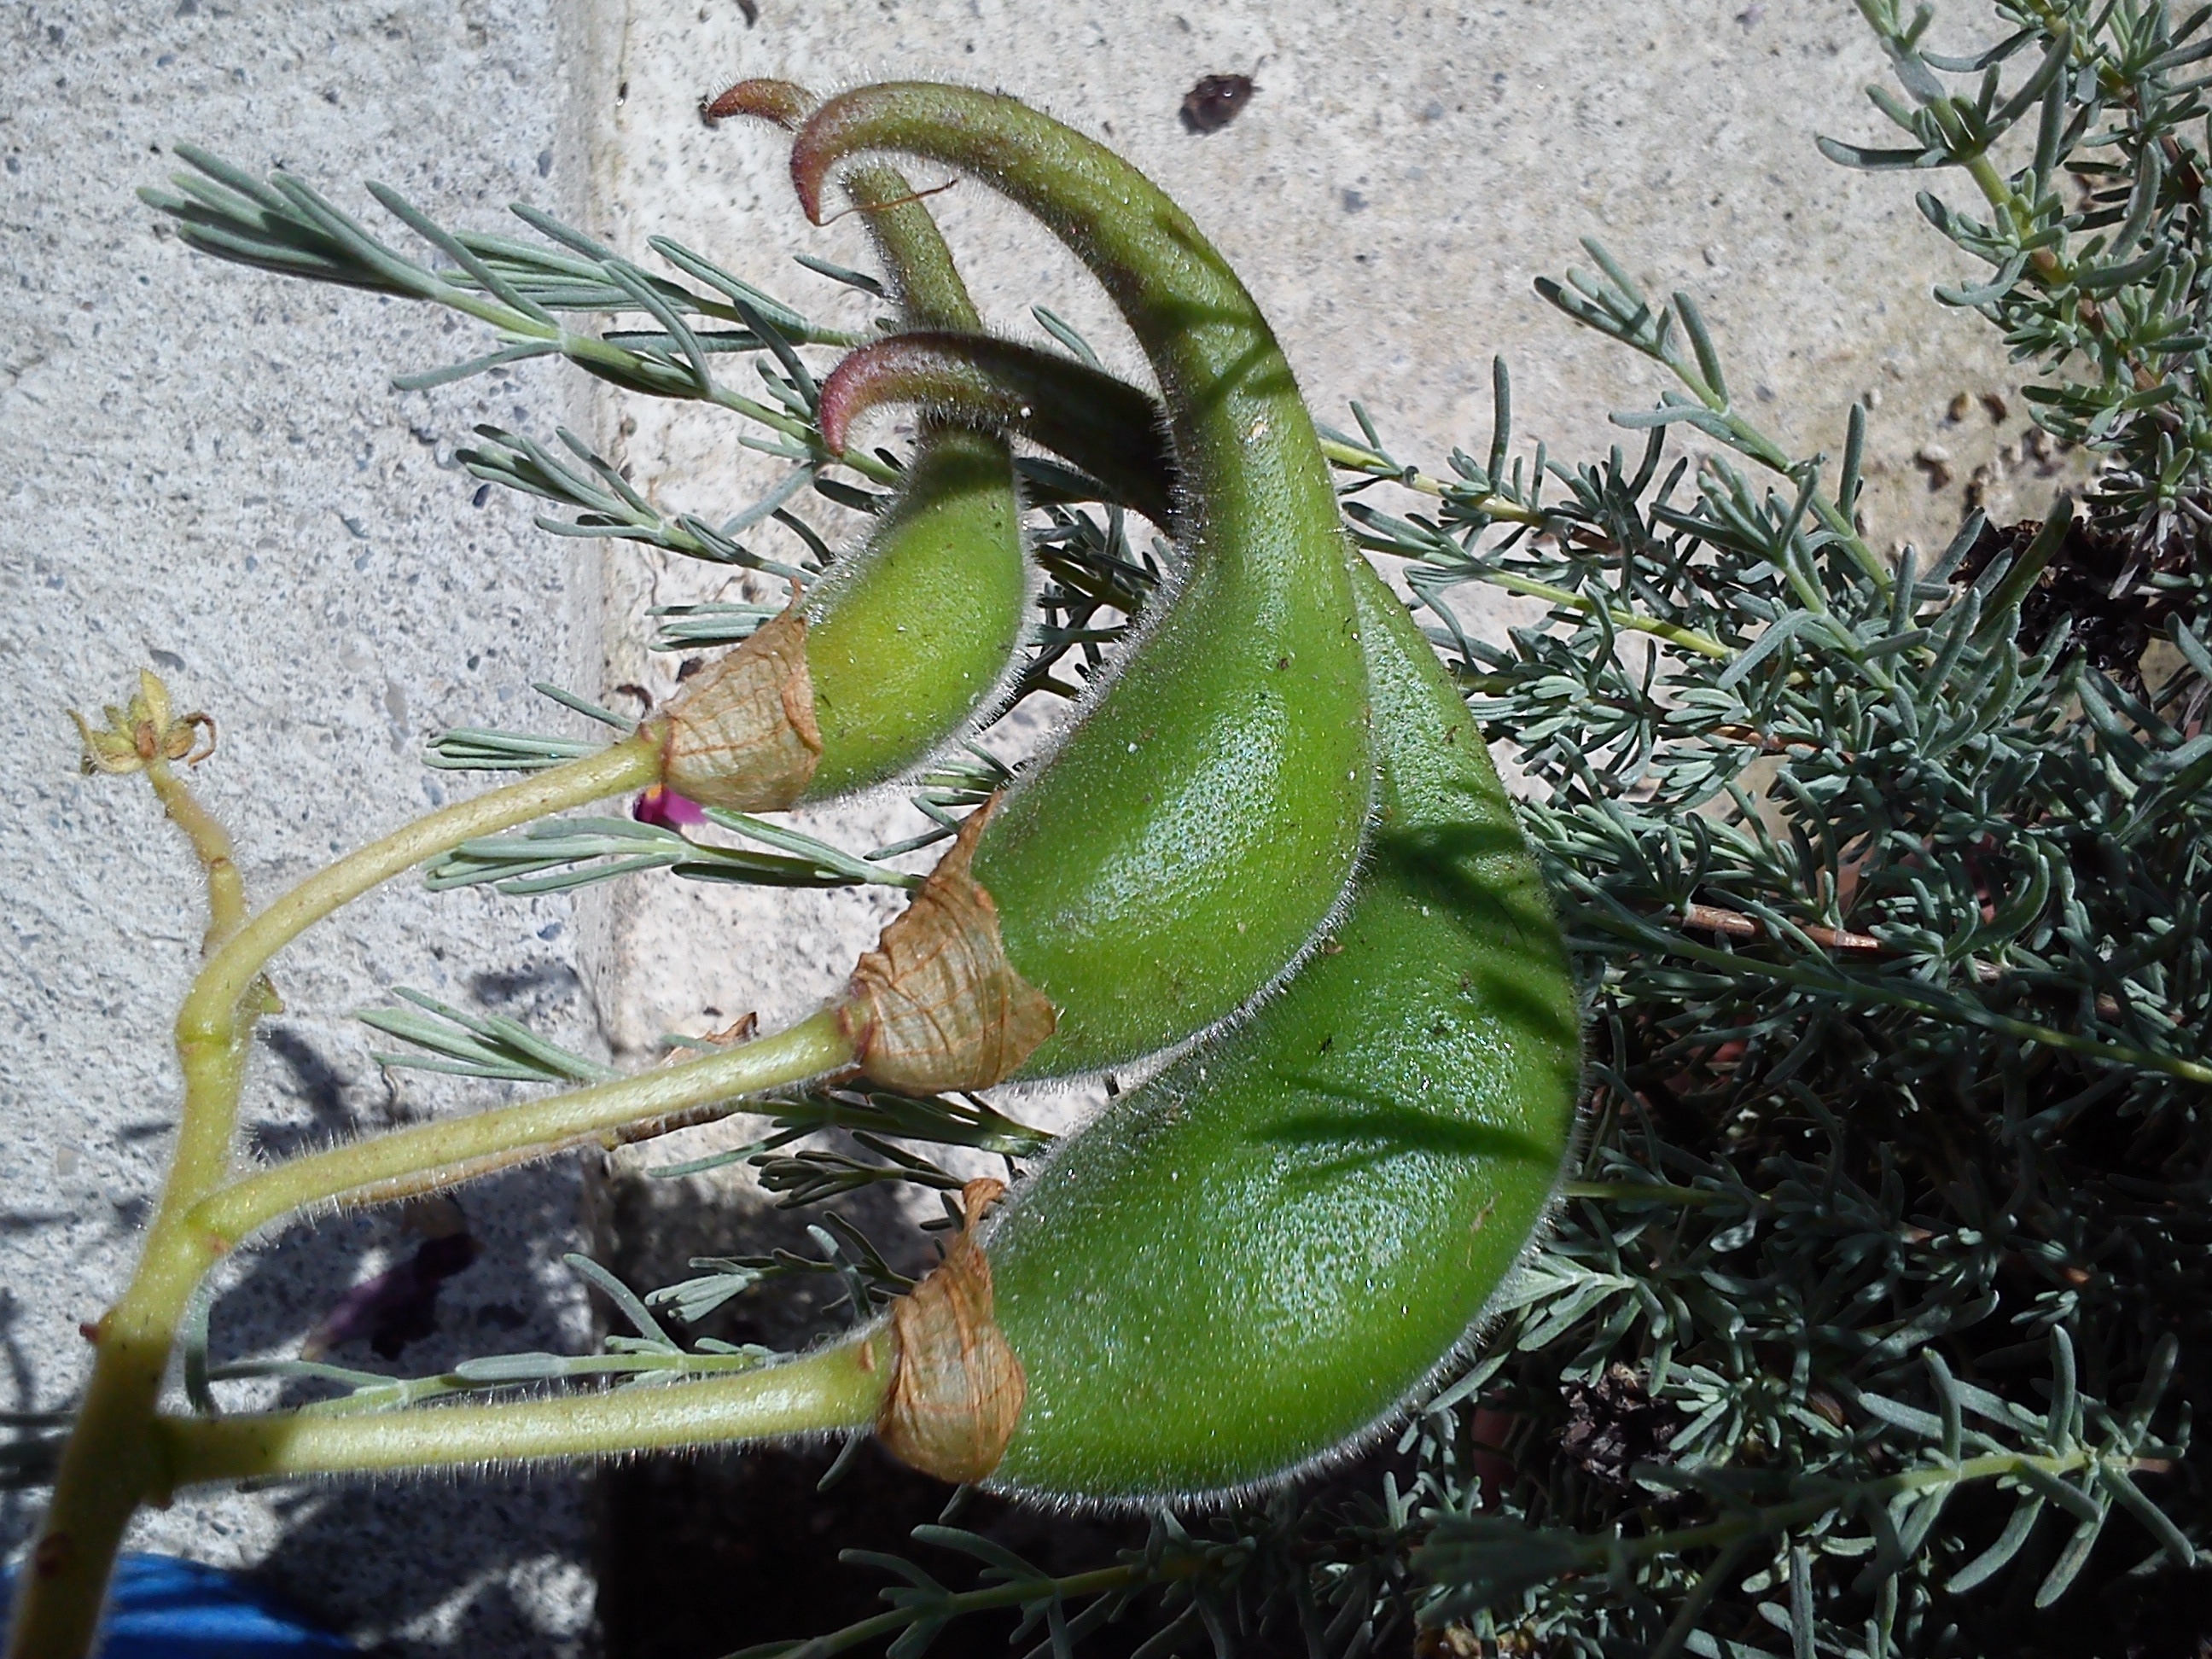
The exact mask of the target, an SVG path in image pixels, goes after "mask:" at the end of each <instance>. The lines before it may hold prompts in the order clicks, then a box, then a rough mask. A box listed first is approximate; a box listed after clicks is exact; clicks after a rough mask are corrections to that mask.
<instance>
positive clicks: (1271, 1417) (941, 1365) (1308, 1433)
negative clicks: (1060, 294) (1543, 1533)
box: [838, 341, 1579, 1501]
mask: <svg viewBox="0 0 2212 1659" xmlns="http://www.w3.org/2000/svg"><path fill="white" fill-rule="evenodd" d="M891 344H892V342H885V343H884V345H883V346H874V347H870V348H868V350H869V352H871V353H877V352H883V351H884V349H885V348H886V347H888V346H890V345H891ZM1037 355H1039V356H1042V354H1037ZM1008 360H1009V352H1008V349H1006V348H1005V347H1003V346H994V347H993V348H991V349H972V348H968V347H967V343H964V342H958V341H948V342H945V343H943V344H942V345H933V347H932V348H931V349H930V351H929V353H928V356H927V359H926V361H927V371H926V373H921V374H916V373H910V372H902V373H899V374H877V373H873V372H864V373H860V374H856V375H855V377H854V381H855V383H854V386H853V387H852V388H851V389H850V390H849V391H848V392H844V393H843V394H842V395H843V396H844V397H845V398H847V399H848V400H849V401H850V402H851V403H852V404H853V406H854V410H855V411H857V410H858V409H859V408H860V407H863V406H865V404H866V402H867V401H869V400H870V399H871V398H874V399H878V400H880V399H881V398H888V397H898V396H902V395H913V394H915V393H917V392H920V393H922V394H923V395H927V396H928V397H929V398H932V399H933V401H934V403H935V404H936V405H937V406H938V408H939V412H940V413H943V414H944V415H945V416H947V417H948V418H955V417H958V418H974V419H979V420H981V419H1006V421H1007V423H1008V424H1009V425H1010V426H1012V428H1014V429H1016V430H1019V431H1021V432H1023V433H1024V435H1027V436H1030V437H1031V438H1033V439H1035V440H1036V441H1039V442H1044V443H1048V447H1057V448H1059V450H1060V453H1061V454H1062V455H1063V457H1064V458H1065V459H1067V460H1070V461H1072V462H1073V463H1074V464H1075V465H1079V466H1082V467H1085V468H1086V469H1088V470H1089V471H1092V472H1093V473H1094V474H1099V475H1102V476H1103V475H1104V474H1105V473H1107V472H1109V471H1114V470H1115V467H1116V465H1118V463H1117V462H1115V461H1114V460H1112V459H1109V460H1107V461H1104V462H1101V461H1100V460H1099V459H1098V455H1097V450H1096V449H1095V447H1091V446H1090V445H1089V443H1088V441H1089V439H1090V438H1091V435H1092V434H1093V433H1094V432H1095V430H1096V423H1095V422H1092V421H1091V420H1090V419H1089V418H1088V417H1082V418H1078V417H1075V416H1071V415H1070V414H1068V413H1066V412H1060V413H1058V414H1055V413H1054V412H1053V411H1052V410H1051V409H1050V405H1051V404H1052V403H1053V401H1054V399H1055V398H1060V397H1064V396H1079V397H1081V398H1084V400H1085V404H1086V407H1088V408H1090V409H1097V408H1101V407H1107V406H1120V407H1121V408H1123V409H1124V410H1127V411H1128V414H1127V418H1129V419H1131V420H1132V422H1133V424H1135V425H1136V426H1137V427H1138V428H1139V430H1142V429H1145V428H1148V427H1149V426H1150V424H1151V413H1150V410H1147V409H1146V408H1145V407H1144V404H1146V403H1147V402H1148V400H1147V399H1146V398H1145V395H1144V394H1143V393H1142V392H1137V391H1135V390H1134V389H1133V388H1130V387H1127V386H1119V383H1116V385H1117V386H1119V389H1118V390H1117V391H1112V392H1102V391H1101V390H1100V389H1098V388H1095V387H1092V386H1088V385H1087V384H1082V383H1079V382H1068V383H1058V382H1053V381H1051V380H1049V378H1048V375H1047V374H1040V372H1039V369H1038V366H1036V365H1033V364H1030V363H1023V364H1022V365H1021V366H1020V368H1019V369H1018V372H1016V373H1013V374H1007V373H1006V363H1007V362H1008ZM845 372H846V368H845V366H843V365H841V366H840V368H839V371H838V373H839V374H844V373H845ZM1048 434H1050V435H1053V436H1054V437H1056V438H1059V439H1060V440H1063V441H1066V440H1069V439H1071V438H1072V439H1073V441H1071V442H1064V443H1062V444H1054V443H1052V442H1051V440H1050V439H1049V438H1048ZM1128 442H1129V440H1127V439H1126V438H1123V439H1119V440H1116V439H1115V438H1113V437H1112V436H1111V435H1108V438H1107V442H1106V445H1105V448H1106V451H1107V453H1108V454H1109V457H1110V456H1112V455H1114V454H1115V453H1118V452H1119V451H1120V450H1121V449H1123V448H1126V447H1127V443H1128ZM1139 488H1140V489H1142V491H1143V493H1144V494H1146V495H1149V496H1151V497H1152V498H1154V499H1157V498H1158V497H1160V496H1162V495H1165V494H1167V493H1168V491H1167V489H1166V487H1165V485H1164V482H1163V481H1162V479H1161V477H1160V476H1159V475H1158V474H1157V473H1155V474H1154V476H1153V477H1152V479H1151V480H1150V481H1148V482H1146V481H1140V482H1139ZM1354 592H1355V594H1356V596H1357V598H1358V602H1359V607H1360V614H1359V620H1360V631H1361V635H1362V637H1363V638H1364V641H1366V646H1367V653H1368V662H1369V671H1370V676H1371V678H1372V684H1373V689H1374V699H1375V719H1376V726H1377V730H1378V734H1379V738H1380V741H1381V745H1382V777H1383V793H1382V808H1381V822H1380V824H1379V827H1378V829H1377V830H1376V836H1375V841H1374V844H1373V846H1372V848H1371V849H1370V853H1369V855H1368V859H1367V862H1366V864H1365V866H1364V867H1363V869H1362V871H1361V872H1360V875H1359V877H1358V880H1357V882H1356V883H1355V884H1354V886H1353V890H1352V902H1351V904H1350V907H1349V908H1348V909H1347V910H1346V912H1345V914H1344V915H1343V916H1342V918H1341V919H1340V921H1338V922H1337V923H1336V924H1335V926H1334V928H1333V930H1332V933H1331V937H1330V939H1329V940H1328V943H1327V944H1326V945H1324V946H1323V947H1322V950H1321V951H1319V952H1318V953H1316V955H1314V956H1312V957H1309V958H1308V959H1307V960H1306V961H1305V962H1304V964H1303V965H1302V966H1301V967H1300V969H1298V972H1297V975H1295V976H1294V977H1293V978H1292V979H1291V981H1289V983H1288V984H1287V985H1285V987H1284V988H1283V990H1282V992H1281V994H1279V995H1278V996H1276V997H1275V998H1274V999H1273V1000H1270V1001H1269V1002H1267V1004H1265V1005H1264V1006H1262V1007H1261V1009H1260V1010H1259V1011H1258V1012H1256V1013H1255V1014H1254V1015H1253V1017H1252V1018H1250V1019H1249V1020H1248V1021H1247V1022H1246V1023H1244V1024H1242V1025H1240V1026H1237V1028H1235V1029H1234V1030H1231V1031H1230V1032H1229V1033H1228V1034H1227V1035H1226V1036H1223V1037H1222V1038H1220V1039H1218V1041H1216V1042H1212V1043H1209V1044H1207V1045H1205V1046H1203V1047H1201V1048H1199V1049H1198V1050H1197V1051H1195V1052H1194V1053H1193V1054H1190V1055H1189V1056H1188V1057H1186V1058H1184V1059H1183V1060H1180V1061H1179V1062H1177V1063H1176V1065H1174V1066H1171V1067H1170V1068H1169V1070H1167V1071H1166V1072H1164V1073H1162V1074H1161V1075H1160V1076H1159V1077H1158V1078H1156V1079H1152V1081H1151V1082H1149V1083H1147V1084H1146V1085H1145V1086H1144V1087H1142V1088H1141V1089H1139V1090H1138V1091H1134V1092H1133V1093H1131V1094H1129V1095H1127V1096H1124V1097H1121V1098H1120V1099H1119V1100H1117V1101H1115V1102H1114V1103H1112V1104H1110V1105H1109V1107H1108V1108H1107V1109H1105V1111H1104V1112H1103V1114H1102V1115H1101V1116H1100V1117H1099V1118H1098V1119H1097V1121H1095V1122H1093V1123H1091V1124H1090V1125H1088V1126H1087V1127H1085V1129H1084V1130H1083V1131H1082V1132H1081V1133H1079V1134H1077V1135H1076V1136H1074V1137H1073V1138H1072V1139H1070V1140H1069V1141H1067V1142H1066V1144H1065V1145H1064V1146H1062V1147H1061V1148H1060V1150H1059V1151H1058V1152H1055V1154H1054V1156H1053V1158H1051V1159H1050V1161H1049V1162H1048V1163H1047V1164H1045V1165H1044V1166H1043V1167H1042V1169H1041V1170H1038V1171H1037V1172H1036V1175H1035V1176H1034V1177H1033V1178H1032V1179H1031V1180H1030V1182H1027V1183H1026V1184H1025V1185H1024V1186H1023V1187H1022V1188H1019V1189H1018V1191H1017V1193H1016V1194H1015V1196H1014V1198H1013V1200H1012V1202H1010V1203H1009V1204H1007V1205H1006V1206H1005V1207H1004V1208H1002V1209H1001V1210H1000V1211H999V1212H998V1213H997V1215H996V1216H995V1217H994V1218H993V1219H992V1221H990V1222H989V1223H988V1224H987V1225H985V1226H984V1227H983V1229H982V1230H981V1234H980V1237H981V1242H982V1248H981V1250H980V1251H979V1250H978V1249H976V1247H975V1243H973V1242H969V1241H963V1245H962V1247H961V1248H960V1249H957V1250H956V1251H955V1252H954V1253H953V1254H952V1255H950V1256H948V1258H947V1262H946V1266H945V1268H944V1269H942V1270H941V1272H942V1273H943V1274H944V1276H945V1279H946V1280H947V1281H948V1283H947V1284H946V1285H942V1286H940V1287H939V1288H938V1289H937V1290H935V1291H933V1293H932V1295H931V1297H930V1298H929V1299H928V1300H927V1302H925V1303H921V1304H917V1305H916V1306H915V1307H914V1308H912V1309H909V1310H903V1311H902V1316H901V1318H900V1319H899V1321H898V1322H896V1332H897V1334H898V1336H899V1340H900V1352H901V1353H902V1356H904V1355H906V1354H908V1353H911V1354H914V1355H915V1356H916V1359H915V1365H914V1369H915V1370H917V1371H918V1372H919V1375H920V1376H921V1377H922V1378H927V1379H928V1381H927V1383H926V1384H925V1383H923V1382H921V1381H920V1380H914V1379H908V1377H907V1375H906V1373H907V1371H908V1369H909V1368H908V1363H907V1362H906V1360H905V1359H904V1358H902V1361H901V1364H900V1368H899V1370H900V1376H901V1379H902V1389H901V1390H900V1394H899V1396H898V1397H899V1398H901V1399H902V1401H907V1402H908V1403H906V1404H904V1405H903V1406H902V1409H901V1410H900V1411H899V1412H897V1413H891V1412H889V1411H887V1412H886V1413H884V1417H883V1419H881V1422H882V1430H883V1433H884V1437H885V1439H886V1441H887V1442H888V1443H890V1445H891V1446H892V1448H893V1449H895V1450H897V1451H898V1452H899V1453H900V1454H901V1455H903V1456H906V1457H907V1458H908V1460H909V1461H912V1462H917V1463H918V1464H921V1466H923V1467H934V1468H937V1469H938V1471H939V1473H942V1474H947V1475H948V1477H949V1478H953V1479H962V1480H976V1479H982V1480H987V1482H988V1484H990V1485H991V1486H994V1487H999V1488H1001V1489H1005V1490H1008V1491H1015V1492H1030V1493H1035V1494H1038V1495H1042V1496H1046V1497H1052V1498H1080V1499H1086V1500H1116V1501H1118V1500H1134V1499H1140V1498H1141V1499H1153V1498H1164V1497H1172V1496H1176V1495H1181V1494H1189V1493H1197V1492H1218V1491H1222V1490H1225V1489H1233V1488H1236V1487H1238V1486H1249V1485H1251V1484H1253V1483H1255V1482H1261V1481H1265V1480H1270V1479H1272V1478H1273V1477H1275V1476H1278V1475H1280V1474H1285V1473H1287V1472H1289V1471H1291V1470H1293V1469H1295V1468H1297V1467H1298V1466H1300V1465H1302V1464H1304V1463H1308V1462H1312V1461H1314V1460H1316V1459H1317V1458H1322V1457H1326V1456H1328V1455H1330V1454H1332V1453H1334V1452H1338V1451H1341V1450H1343V1449H1347V1448H1349V1447H1352V1446H1354V1445H1357V1444H1358V1443H1360V1442H1361V1441H1362V1440H1363V1439H1364V1438H1365V1437H1368V1435H1369V1434H1370V1433H1371V1432H1372V1431H1375V1430H1376V1429H1377V1428H1378V1427H1380V1426H1381V1425H1383V1424H1385V1423H1387V1422H1388V1421H1389V1419H1390V1418H1391V1416H1392V1415H1393V1413H1395V1411H1396V1410H1397V1409H1399V1408H1400V1407H1401V1406H1402V1405H1403V1403H1404V1402H1405V1401H1406V1400H1407V1398H1408V1397H1409V1396H1410V1395H1414V1394H1416V1393H1418V1392H1419V1389H1420V1388H1421V1387H1422V1385H1423V1384H1424V1383H1425V1381H1426V1380H1427V1379H1428V1378H1429V1377H1430V1376H1431V1375H1432V1374H1433V1372H1434V1371H1435V1370H1437V1367H1438V1366H1439V1365H1441V1364H1443V1363H1444V1362H1445V1361H1446V1360H1447V1359H1448V1358H1449V1357H1450V1355H1451V1353H1452V1352H1453V1351H1454V1350H1455V1347H1456V1346H1458V1345H1459V1344H1460V1342H1461V1341H1462V1338H1464V1337H1465V1336H1466V1334H1468V1332H1469V1331H1471V1330H1473V1329H1474V1328H1477V1327H1478V1326H1479V1325H1480V1319H1481V1315H1482V1311H1483V1309H1484V1307H1485V1305H1486V1304H1487V1303H1488V1301H1489V1300H1490V1299H1491V1298H1492V1296H1493V1295H1494V1293H1495V1292H1496V1291H1497V1289H1498V1286H1499V1285H1500V1284H1501V1283H1502V1281H1503V1280H1504V1278H1505V1276H1506V1275H1507V1273H1509V1272H1510V1269H1511V1268H1512V1267H1513V1266H1514V1264H1515V1263H1516V1261H1517V1260H1518V1258H1519V1257H1520V1255H1522V1252H1523V1251H1525V1249H1527V1248H1528V1243H1529V1241H1530V1240H1531V1238H1532V1237H1534V1232H1535V1231H1536V1229H1537V1227H1538V1226H1539V1225H1540V1224H1541V1220H1542V1218H1543V1215H1544V1212H1545V1211H1546V1209H1547V1207H1548V1205H1549V1201H1550V1197H1551V1194H1552V1191H1553V1188H1554V1187H1555V1186H1556V1184H1557V1182H1558V1180H1559V1173H1560V1169H1561V1165H1562V1164H1563V1162H1564V1160H1565V1155H1566V1152H1567V1148H1568V1145H1569V1140H1570V1138H1571V1131H1572V1126H1573V1121H1574V1103H1575V1090H1576V1080H1577V1072H1578V1069H1579V1051H1578V1043H1577V1010H1576V1003H1575V993H1574V986H1573V982H1572V980H1571V976H1570V973H1569V970H1568V967H1567V962H1566V956H1565V949H1564V947H1563V945H1562V944H1561V941H1560V939H1559V930H1558V927H1557V926H1556V924H1555V922H1554V921H1553V916H1552V913H1551V908H1550V904H1549V902H1548V900H1547V897H1546V896H1545V894H1544V891H1543V888H1542V884H1541V878H1540V877H1539V876H1538V874H1537V872H1536V869H1535V866H1534V860H1532V859H1531V858H1530V857H1529V855H1528V848H1527V847H1526V845H1525V844H1524V842H1522V837H1521V834H1520V830H1519V828H1518V826H1517V825H1516V823H1515V822H1514V817H1513V811H1512V806H1511V804H1510V801H1509V800H1508V799H1507V798H1506V795H1505V793H1504V787H1503V786H1502V785H1501V783H1500V782H1499V781H1498V774H1497V771H1496V769H1495V768H1493V767H1492V765H1491V763H1490V757H1489V755H1488V753H1487V752H1486V750H1485V749H1484V746H1483V744H1482V739H1481V736H1480V733H1479V732H1477V731H1476V730H1475V727H1474V721H1473V720H1471V719H1470V718H1469V717H1468V712H1467V708H1466V705H1465V704H1464V703H1463V702H1462V700H1461V698H1460V696H1459V695H1458V693H1457V692H1456V690H1455V689H1454V688H1453V687H1452V685H1451V684H1450V683H1449V680H1448V679H1447V678H1445V676H1444V675H1443V671H1441V669H1440V668H1439V667H1438V665H1437V660H1436V655H1435V653H1434V652H1433V651H1431V649H1430V647H1429V645H1428V642H1427V641H1425V640H1424V639H1423V638H1422V637H1421V635H1420V632H1419V629H1417V628H1415V627H1414V625H1413V621H1412V619H1411V618H1410V617H1407V614H1406V612H1405V610H1404V608H1403V607H1402V606H1401V605H1400V604H1399V603H1398V601H1397V600H1396V599H1395V598H1394V597H1393V596H1392V595H1391V593H1390V592H1389V589H1387V588H1386V587H1384V586H1383V583H1382V581H1381V580H1379V579H1378V578H1376V576H1375V574H1373V572H1372V571H1371V570H1368V569H1367V568H1365V567H1364V564H1363V566H1362V567H1361V568H1360V570H1359V571H1358V573H1356V574H1355V576H1354ZM1286 1264H1289V1270H1288V1271H1286V1270H1285V1267H1286ZM979 1286H980V1291H979V1289H978V1287H979ZM948 1297H955V1298H960V1299H961V1305H962V1306H963V1311H964V1312H965V1313H966V1315H967V1317H966V1319H965V1322H964V1324H963V1328H962V1329H961V1332H960V1334H959V1335H960V1340H959V1341H958V1342H953V1343H948V1342H947V1341H945V1340H944V1338H943V1337H942V1335H941V1334H940V1331H939V1328H941V1327H942V1325H943V1324H944V1321H943V1320H942V1319H941V1318H937V1317H933V1316H932V1310H933V1309H935V1308H937V1307H939V1306H942V1305H944V1304H945V1303H946V1300H947V1298H948ZM979 1307H980V1311H978V1309H979ZM948 1348H957V1349H959V1350H960V1351H961V1352H962V1353H963V1355H964V1354H965V1353H968V1352H972V1353H973V1354H974V1356H975V1358H973V1359H972V1360H970V1359H968V1358H964V1357H963V1358H954V1359H951V1360H950V1361H948V1359H947V1358H946V1350H947V1349H948ZM916 1396H928V1397H943V1398H945V1399H947V1400H949V1401H951V1402H953V1404H952V1406H951V1409H949V1410H941V1411H939V1412H937V1413H923V1412H921V1411H920V1410H919V1409H918V1408H917V1407H915V1405H914V1404H913V1403H911V1402H912V1401H913V1400H914V1399H915V1397H916ZM963 1402H965V1403H963ZM915 1422H922V1423H926V1424H927V1425H928V1428H929V1432H927V1433H919V1432H917V1431H915V1429H914V1428H913V1427H912V1426H911V1425H912V1424H914V1423H915ZM1001 1447H1002V1448H1003V1452H1002V1454H1001V1452H1000V1448H1001Z"/></svg>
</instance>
